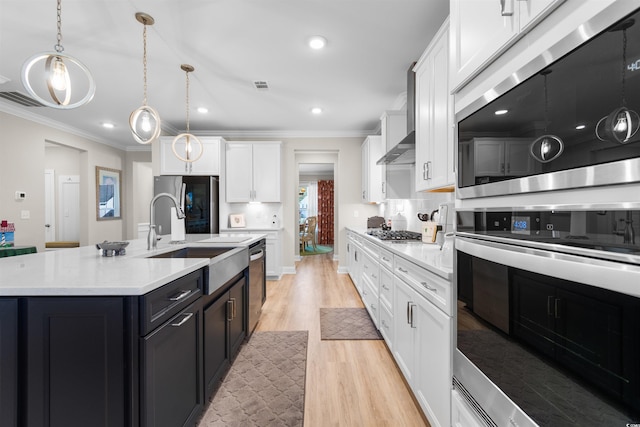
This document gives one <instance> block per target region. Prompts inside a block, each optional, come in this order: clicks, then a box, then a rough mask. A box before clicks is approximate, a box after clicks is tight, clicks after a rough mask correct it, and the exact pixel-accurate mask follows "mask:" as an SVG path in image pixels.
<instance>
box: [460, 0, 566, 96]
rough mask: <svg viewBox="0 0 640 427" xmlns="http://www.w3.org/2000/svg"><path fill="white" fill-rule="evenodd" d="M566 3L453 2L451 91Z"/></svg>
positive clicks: (533, 0)
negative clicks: (561, 4)
mask: <svg viewBox="0 0 640 427" xmlns="http://www.w3.org/2000/svg"><path fill="white" fill-rule="evenodd" d="M563 1H564V0H451V3H450V4H451V9H450V17H451V52H452V55H451V88H452V89H453V90H454V91H457V90H458V89H459V88H460V87H462V86H463V85H465V84H466V83H467V82H468V81H469V80H470V79H471V78H472V77H474V76H475V75H476V74H477V73H478V72H479V71H481V69H482V67H483V66H485V65H487V64H489V63H490V62H491V61H493V60H494V59H495V58H496V57H497V56H498V55H500V54H501V53H502V52H503V51H504V50H505V49H506V48H508V47H509V46H510V45H511V44H512V43H513V42H515V41H516V40H517V39H518V38H519V37H520V36H522V35H523V34H524V33H526V32H527V31H529V29H531V28H532V27H534V26H535V25H536V24H537V23H539V22H540V21H541V20H542V19H543V18H544V17H545V16H546V15H547V14H549V13H550V12H551V11H552V10H553V9H554V8H556V7H557V6H558V5H559V4H560V3H562V2H563Z"/></svg>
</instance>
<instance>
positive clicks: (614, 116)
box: [596, 107, 640, 144]
mask: <svg viewBox="0 0 640 427" xmlns="http://www.w3.org/2000/svg"><path fill="white" fill-rule="evenodd" d="M639 128H640V117H639V116H638V113H636V112H635V111H633V110H629V109H628V108H625V107H621V108H617V109H615V110H614V111H612V112H611V113H610V114H609V115H608V116H605V117H603V118H601V119H600V121H598V124H597V125H596V136H597V137H598V139H599V140H600V141H605V142H617V143H618V144H626V143H627V142H629V141H630V140H631V138H633V137H634V136H635V134H636V133H637V132H638V129H639Z"/></svg>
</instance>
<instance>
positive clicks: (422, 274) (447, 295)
mask: <svg viewBox="0 0 640 427" xmlns="http://www.w3.org/2000/svg"><path fill="white" fill-rule="evenodd" d="M394 264H395V268H394V273H395V275H396V276H398V277H399V278H401V279H402V280H403V281H404V282H405V283H407V284H408V285H409V286H411V287H412V288H413V289H415V290H416V292H418V293H419V294H420V295H422V296H424V297H425V298H426V299H428V300H429V301H431V302H432V303H433V304H434V305H435V306H436V307H438V308H439V309H440V310H442V311H444V312H445V313H446V314H448V315H449V316H453V307H452V303H451V283H450V282H448V281H447V280H445V279H443V278H441V277H438V276H436V275H435V274H433V273H431V272H429V271H427V270H425V269H424V268H422V267H419V266H418V265H416V264H414V263H412V262H410V261H407V260H405V259H403V258H400V257H398V256H396V257H394Z"/></svg>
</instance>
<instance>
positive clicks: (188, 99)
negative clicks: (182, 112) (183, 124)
mask: <svg viewBox="0 0 640 427" xmlns="http://www.w3.org/2000/svg"><path fill="white" fill-rule="evenodd" d="M185 73H186V74H187V102H186V104H187V133H189V72H188V71H185Z"/></svg>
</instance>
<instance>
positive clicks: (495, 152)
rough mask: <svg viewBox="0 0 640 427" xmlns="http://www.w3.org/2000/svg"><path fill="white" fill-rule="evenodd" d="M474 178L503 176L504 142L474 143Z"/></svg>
mask: <svg viewBox="0 0 640 427" xmlns="http://www.w3.org/2000/svg"><path fill="white" fill-rule="evenodd" d="M474 150H475V176H477V177H479V176H503V175H504V170H505V165H504V141H492V140H481V141H475V143H474Z"/></svg>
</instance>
